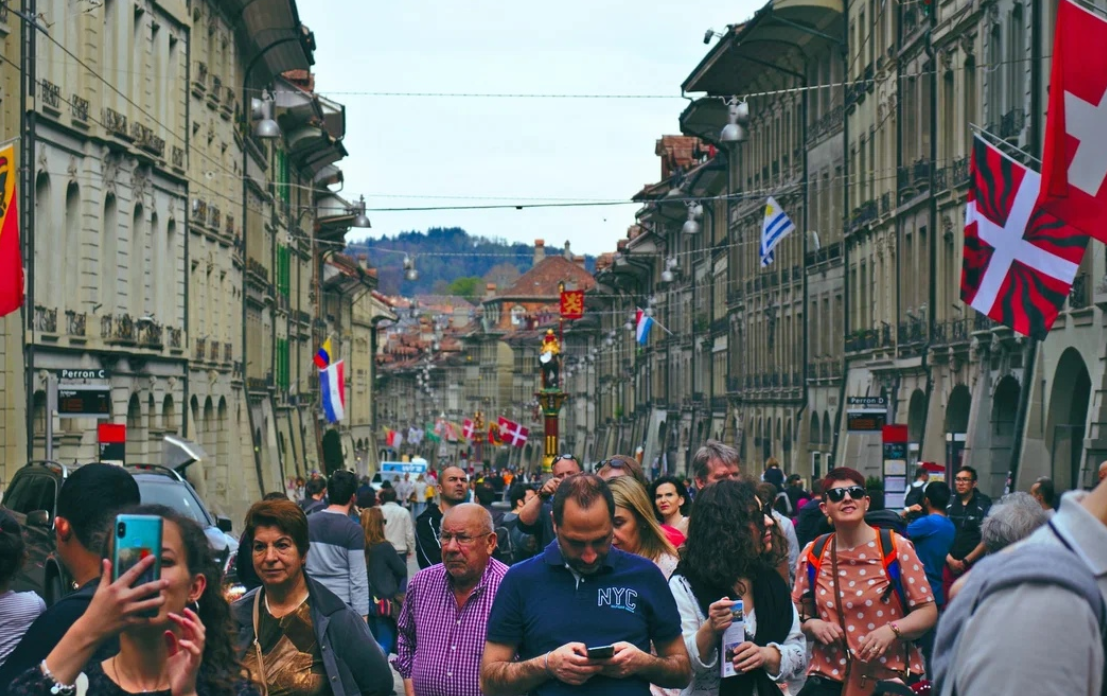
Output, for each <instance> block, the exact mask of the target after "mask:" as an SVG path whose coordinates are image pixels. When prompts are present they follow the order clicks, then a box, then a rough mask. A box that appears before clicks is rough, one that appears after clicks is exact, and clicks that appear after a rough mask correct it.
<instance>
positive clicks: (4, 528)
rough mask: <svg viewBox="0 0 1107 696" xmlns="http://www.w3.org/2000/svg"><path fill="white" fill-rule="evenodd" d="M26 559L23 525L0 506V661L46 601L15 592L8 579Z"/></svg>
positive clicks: (44, 607) (10, 650) (32, 593)
mask: <svg viewBox="0 0 1107 696" xmlns="http://www.w3.org/2000/svg"><path fill="white" fill-rule="evenodd" d="M26 561H27V546H26V544H24V543H23V529H22V527H20V525H19V522H18V521H16V519H15V518H14V517H12V516H11V515H9V514H8V513H7V512H4V511H3V510H0V665H3V664H4V661H5V660H6V659H7V658H8V655H10V654H11V652H12V650H15V646H16V645H18V644H19V639H20V638H22V637H23V634H24V633H26V632H27V629H28V628H30V627H31V624H32V623H33V622H34V620H35V619H37V618H38V617H39V615H40V614H42V612H44V611H46V602H44V601H42V597H39V596H38V595H37V594H35V593H34V592H15V591H14V590H12V589H11V582H12V580H13V579H14V578H15V576H16V575H17V574H18V573H19V571H21V570H22V569H23V564H24V563H25V562H26Z"/></svg>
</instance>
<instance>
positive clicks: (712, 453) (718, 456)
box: [692, 440, 742, 492]
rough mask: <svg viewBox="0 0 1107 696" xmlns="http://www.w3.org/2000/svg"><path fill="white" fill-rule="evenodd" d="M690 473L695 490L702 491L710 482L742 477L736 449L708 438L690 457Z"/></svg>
mask: <svg viewBox="0 0 1107 696" xmlns="http://www.w3.org/2000/svg"><path fill="white" fill-rule="evenodd" d="M692 475H693V476H694V477H695V483H696V491H697V492H698V491H702V490H703V489H704V488H706V487H707V486H708V485H710V484H712V483H718V482H719V481H723V480H725V479H738V478H741V477H742V468H741V460H740V458H739V456H738V450H736V449H734V448H733V447H731V446H730V445H724V444H723V443H721V442H719V441H718V440H708V441H707V444H705V445H704V446H703V447H700V448H699V449H698V450H696V454H695V455H693V457H692Z"/></svg>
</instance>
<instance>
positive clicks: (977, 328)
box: [972, 312, 999, 333]
mask: <svg viewBox="0 0 1107 696" xmlns="http://www.w3.org/2000/svg"><path fill="white" fill-rule="evenodd" d="M996 326H999V324H997V323H996V322H995V321H993V320H992V319H991V318H990V317H988V315H986V314H981V313H979V312H977V313H976V316H974V317H973V318H972V330H973V333H978V332H982V331H991V330H992V328H994V327H996Z"/></svg>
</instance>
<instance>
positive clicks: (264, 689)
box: [254, 588, 269, 696]
mask: <svg viewBox="0 0 1107 696" xmlns="http://www.w3.org/2000/svg"><path fill="white" fill-rule="evenodd" d="M264 591H265V590H264V589H261V588H259V589H258V591H257V592H256V593H255V594H254V653H255V654H256V655H257V658H258V671H259V672H261V679H260V680H259V681H258V686H260V687H261V696H269V681H268V679H267V678H266V676H265V658H264V657H262V654H261V635H260V633H259V631H258V610H259V607H260V605H261V593H262V592H264Z"/></svg>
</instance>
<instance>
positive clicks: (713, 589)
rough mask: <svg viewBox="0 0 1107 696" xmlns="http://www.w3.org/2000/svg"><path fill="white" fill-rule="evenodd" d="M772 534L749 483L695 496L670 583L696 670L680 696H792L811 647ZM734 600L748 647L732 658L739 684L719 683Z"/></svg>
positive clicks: (730, 680) (712, 487)
mask: <svg viewBox="0 0 1107 696" xmlns="http://www.w3.org/2000/svg"><path fill="white" fill-rule="evenodd" d="M773 526H774V522H773V518H772V516H771V515H770V514H769V512H768V511H767V510H765V509H763V508H762V506H761V501H760V500H759V499H758V498H757V491H756V490H755V488H754V486H753V484H752V483H750V482H748V481H735V480H724V481H719V482H718V483H715V484H712V485H710V486H708V487H707V488H705V489H703V491H701V492H700V494H699V495H698V496H696V500H695V502H694V503H693V505H692V515H691V523H690V524H689V527H688V540H687V541H686V542H685V544H684V548H683V549H681V559H680V565H678V566H677V570H676V573H674V574H673V577H672V578H670V579H669V588H670V589H671V590H672V591H673V596H674V597H675V598H676V602H677V608H678V609H679V610H680V620H681V630H682V632H683V634H684V643H685V646H686V647H687V648H688V655H689V657H690V658H691V662H692V673H693V680H692V683H691V684H690V685H689V686H688V687H687V688H685V689H684V691H683V692H682V693H683V696H715V695H716V694H718V695H720V696H778V694H780V693H785V694H794V693H795V692H794V691H792V690H791V684H790V682H791V681H792V680H794V679H797V678H799V677H801V676H802V675H803V671H804V669H805V668H806V667H807V645H806V642H805V641H804V638H803V634H802V633H800V622H799V616H798V615H797V613H796V609H795V607H794V606H793V605H792V602H791V599H790V598H789V596H788V584H787V583H786V582H785V581H784V579H783V578H782V577H781V576H780V573H778V572H777V570H776V563H777V560H778V554H777V553H775V552H774V548H773V546H774V544H773V538H774V537H773V534H772V528H773ZM737 600H741V601H742V611H743V617H742V619H741V620H742V621H744V624H745V632H746V638H747V640H746V641H745V642H744V643H742V644H740V645H739V646H738V648H737V649H736V650H734V651H733V657H732V658H731V662H732V664H733V666H734V669H735V671H736V672H737V674H736V676H733V677H727V678H726V679H722V678H721V676H720V669H721V668H720V664H719V659H720V646H721V642H722V637H723V634H724V633H725V632H726V629H727V628H729V627H730V625H731V624H732V623H733V621H734V620H735V614H734V606H735V604H736V602H737ZM724 659H725V655H724Z"/></svg>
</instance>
